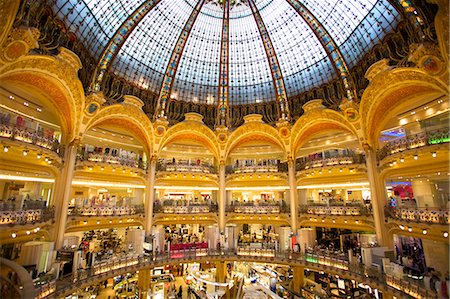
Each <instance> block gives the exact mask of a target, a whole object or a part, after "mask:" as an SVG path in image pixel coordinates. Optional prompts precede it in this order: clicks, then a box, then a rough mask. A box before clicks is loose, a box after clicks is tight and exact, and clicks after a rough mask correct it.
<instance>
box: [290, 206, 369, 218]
mask: <svg viewBox="0 0 450 299" xmlns="http://www.w3.org/2000/svg"><path fill="white" fill-rule="evenodd" d="M299 212H300V213H301V214H308V215H324V216H328V215H329V216H367V215H370V214H371V210H370V208H369V207H366V206H362V205H356V206H355V205H349V206H344V205H339V206H334V205H333V206H319V205H318V206H310V205H302V206H300V209H299Z"/></svg>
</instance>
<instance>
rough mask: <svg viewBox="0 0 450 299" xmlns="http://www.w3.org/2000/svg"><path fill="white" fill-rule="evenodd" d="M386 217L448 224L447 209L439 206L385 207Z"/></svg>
mask: <svg viewBox="0 0 450 299" xmlns="http://www.w3.org/2000/svg"><path fill="white" fill-rule="evenodd" d="M385 214H386V217H389V218H392V219H396V220H402V221H411V222H417V223H428V224H443V225H449V224H450V222H449V217H448V214H449V210H448V209H439V208H396V209H389V208H386V209H385Z"/></svg>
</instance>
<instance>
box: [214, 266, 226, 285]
mask: <svg viewBox="0 0 450 299" xmlns="http://www.w3.org/2000/svg"><path fill="white" fill-rule="evenodd" d="M226 271H227V269H226V267H225V262H216V282H221V283H224V282H227V279H226V278H227V276H226V275H227V274H226Z"/></svg>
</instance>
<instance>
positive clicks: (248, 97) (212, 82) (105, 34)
mask: <svg viewBox="0 0 450 299" xmlns="http://www.w3.org/2000/svg"><path fill="white" fill-rule="evenodd" d="M224 2H225V1H219V0H216V1H202V0H199V1H196V0H161V1H150V0H147V1H144V0H56V1H55V4H54V8H55V12H56V13H57V15H58V17H59V18H61V19H62V20H63V21H64V22H65V23H66V25H67V26H68V29H69V30H70V31H72V32H75V34H76V35H77V36H78V38H79V39H80V40H81V41H82V42H83V44H84V45H85V46H86V47H87V49H88V51H90V52H91V54H92V56H93V57H94V58H95V59H96V60H97V61H100V62H101V61H103V62H104V63H105V64H104V65H105V68H106V67H107V68H108V70H109V71H110V72H113V73H115V74H116V75H117V76H120V77H123V78H124V79H126V80H128V81H131V82H133V83H134V84H135V85H137V86H139V87H141V88H146V89H150V90H151V91H153V92H155V94H160V92H161V88H162V87H163V81H164V80H165V79H164V78H165V74H167V72H169V71H168V69H169V68H168V66H169V65H170V63H172V64H173V60H172V61H171V57H172V58H173V57H174V53H177V52H176V51H179V55H178V54H177V55H175V56H176V57H175V58H176V63H177V64H176V68H175V69H174V70H171V71H170V72H171V73H170V76H171V88H170V97H172V98H175V99H178V100H182V101H187V102H194V103H207V104H215V103H217V100H218V90H219V87H218V86H219V76H220V74H221V71H220V63H221V62H220V61H221V59H220V57H221V45H222V44H223V43H222V38H223V34H222V32H223V24H224V21H223V20H224V13H223V11H224V5H223V3H224ZM250 2H251V3H250ZM250 4H254V8H255V9H252V7H251V5H250ZM296 5H297V6H296ZM298 7H302V9H304V11H306V12H307V13H308V14H309V17H308V16H305V14H302V13H300V12H299V9H298ZM196 9H198V14H197V15H196V16H195V18H194V19H192V16H193V14H194V12H195V10H196ZM258 16H259V17H260V20H261V22H260V23H258ZM308 18H309V19H308ZM228 20H229V21H228V22H229V28H228V34H229V39H228V41H227V45H228V57H227V64H228V86H229V103H230V104H231V105H239V104H252V103H260V102H267V101H273V100H274V99H275V98H276V90H275V88H274V77H273V74H272V72H273V68H274V67H273V63H274V62H271V61H270V59H273V58H274V57H275V58H276V60H275V62H276V65H277V66H278V67H279V70H280V74H281V76H282V80H283V81H284V85H285V91H286V94H287V96H294V95H296V94H299V93H301V92H304V91H307V90H309V89H311V88H314V87H317V86H320V85H321V84H323V83H326V82H328V81H330V80H332V79H336V78H339V77H340V76H342V66H341V64H343V65H344V66H345V67H347V68H351V67H352V66H353V65H354V64H355V63H357V61H358V59H359V57H362V55H363V54H364V53H366V52H367V51H369V50H370V49H371V47H373V45H374V44H376V43H377V42H379V41H380V39H382V38H383V37H384V36H385V35H386V34H387V33H389V32H390V31H391V30H392V29H393V28H395V26H396V25H397V24H398V22H399V21H400V15H399V13H398V12H397V11H396V10H395V9H394V7H392V6H391V4H390V3H389V1H388V0H303V1H298V0H294V1H287V0H251V1H250V0H240V1H239V0H235V1H230V10H229V17H228ZM191 21H192V22H193V23H192V24H190V23H189V22H191ZM127 22H128V23H129V24H131V23H133V22H134V23H135V24H132V26H128V25H127ZM261 23H262V24H263V26H264V27H265V28H264V27H263V28H262V27H261ZM262 30H263V31H262ZM264 30H265V31H264ZM262 32H265V33H267V36H266V37H267V38H266V37H264V36H263V34H262ZM118 37H119V38H122V40H120V42H117V43H115V41H116V40H117V38H118ZM180 38H187V39H186V40H185V44H183V48H182V49H177V48H178V47H179V46H180V44H179V42H180ZM267 43H270V45H271V47H272V48H273V50H274V52H275V53H272V54H273V56H271V55H272V54H269V52H270V51H268V48H267V47H268V46H267ZM111 47H112V48H111ZM269 50H270V48H269ZM108 51H109V52H108ZM336 53H338V54H339V55H340V56H339V57H341V60H339V57H338V58H337V59H338V60H336V57H335V56H336ZM105 55H106V56H105ZM333 55H335V56H333ZM178 56H179V59H178ZM105 57H106V60H105V59H104V60H102V58H105ZM271 63H272V64H271ZM166 78H167V76H166Z"/></svg>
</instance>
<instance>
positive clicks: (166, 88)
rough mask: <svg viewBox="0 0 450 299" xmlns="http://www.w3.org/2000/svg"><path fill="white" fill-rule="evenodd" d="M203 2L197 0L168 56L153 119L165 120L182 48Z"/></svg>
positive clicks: (203, 0) (202, 0)
mask: <svg viewBox="0 0 450 299" xmlns="http://www.w3.org/2000/svg"><path fill="white" fill-rule="evenodd" d="M203 4H205V0H199V1H198V2H197V5H196V6H195V7H194V10H193V11H192V12H191V15H190V16H189V18H188V20H187V21H186V24H184V27H183V30H181V34H180V36H179V37H178V40H177V43H176V44H175V47H174V49H173V51H172V55H171V56H170V59H169V63H168V65H167V68H166V72H165V73H164V79H163V82H162V86H161V90H160V92H159V98H158V103H157V105H156V110H155V118H162V119H166V118H167V117H166V110H167V101H168V100H169V97H170V92H171V91H172V86H173V81H174V80H175V76H176V74H177V69H178V65H179V64H180V60H181V56H182V55H183V50H184V47H185V46H186V42H187V40H188V38H189V35H190V34H191V31H192V28H193V27H194V23H195V20H196V19H197V16H198V14H199V13H200V10H201V9H202V6H203Z"/></svg>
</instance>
